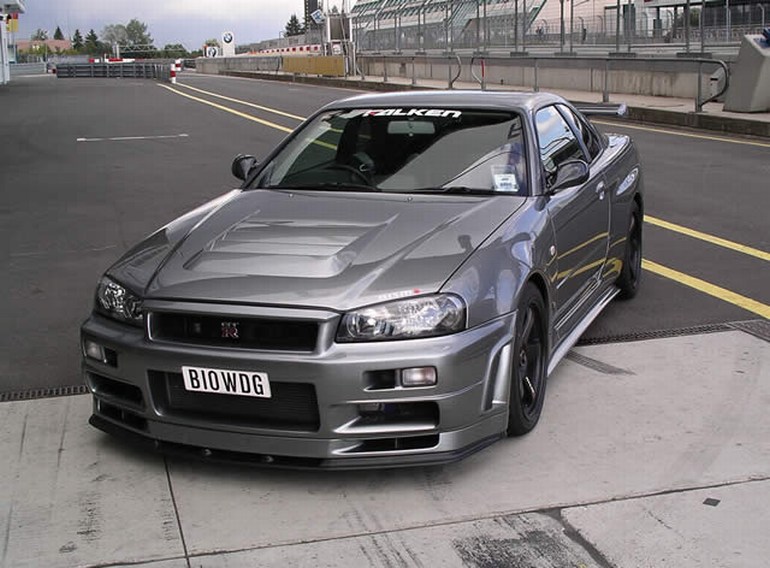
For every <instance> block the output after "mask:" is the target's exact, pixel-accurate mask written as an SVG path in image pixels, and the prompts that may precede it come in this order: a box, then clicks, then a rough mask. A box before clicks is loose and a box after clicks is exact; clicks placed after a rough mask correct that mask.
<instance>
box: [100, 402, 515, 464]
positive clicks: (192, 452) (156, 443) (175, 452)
mask: <svg viewBox="0 0 770 568" xmlns="http://www.w3.org/2000/svg"><path fill="white" fill-rule="evenodd" d="M88 422H89V424H91V426H93V427H95V428H98V429H99V430H101V431H102V432H106V433H107V434H110V435H111V436H115V437H117V438H121V439H123V440H124V441H125V442H127V443H129V444H131V445H134V446H141V447H143V448H144V449H148V448H149V449H153V450H155V451H157V452H160V453H161V454H163V455H166V456H173V457H181V458H187V459H193V460H199V461H203V462H215V463H223V464H234V465H250V466H256V467H271V468H279V469H314V470H317V469H328V470H351V469H356V470H360V469H384V468H399V467H416V466H432V465H443V464H448V463H452V462H456V461H460V460H462V459H464V458H466V457H468V456H470V455H471V454H474V453H476V452H478V451H480V450H482V449H484V448H486V447H487V446H490V445H492V444H493V443H495V442H496V441H497V440H499V439H500V438H503V437H505V436H504V434H499V435H495V436H490V437H488V438H485V439H483V440H479V441H478V442H476V443H475V444H472V445H470V446H466V447H465V448H462V449H460V450H456V451H453V452H441V453H425V454H414V455H408V456H404V455H400V456H398V457H395V456H393V455H388V454H387V453H385V452H383V455H382V456H374V457H360V458H337V459H321V458H300V457H294V456H275V455H264V454H251V453H245V452H232V451H225V450H215V449H209V448H203V447H200V446H191V445H187V444H178V443H175V442H164V441H161V440H156V439H153V438H148V437H146V436H143V435H141V434H138V433H136V432H133V431H131V430H128V429H126V428H123V427H122V426H119V425H117V424H115V423H114V422H111V421H109V420H106V419H105V418H102V417H101V416H98V415H96V414H93V415H91V418H90V419H89V421H88ZM395 460H397V463H394V461H395Z"/></svg>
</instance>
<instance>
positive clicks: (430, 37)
mask: <svg viewBox="0 0 770 568" xmlns="http://www.w3.org/2000/svg"><path fill="white" fill-rule="evenodd" d="M704 2H706V3H705V10H704V11H703V13H704V14H705V15H704V23H705V28H706V29H705V30H704V34H710V40H711V41H722V40H723V41H727V42H729V41H740V37H741V34H743V33H749V31H751V30H754V29H759V27H760V26H761V25H762V24H764V23H765V17H764V16H765V9H766V8H770V3H768V2H767V1H765V0H761V1H756V0H729V1H726V0H692V1H691V2H690V4H691V7H692V13H691V17H690V22H691V27H692V28H695V27H697V26H698V25H699V23H700V21H699V18H700V13H701V10H700V8H701V6H702V5H703V3H704ZM685 3H686V0H621V2H620V6H621V11H620V18H618V11H617V6H618V2H617V0H574V2H570V0H359V1H358V2H357V3H356V4H355V6H354V7H353V9H352V14H353V16H354V24H353V25H354V31H355V38H356V42H357V44H358V48H359V49H360V50H362V51H379V50H395V51H399V50H402V49H404V50H421V49H462V48H477V49H479V48H480V49H484V48H487V47H510V46H514V45H520V42H521V39H522V37H523V36H524V34H525V33H526V38H527V39H526V42H527V43H528V44H529V45H533V44H537V43H553V42H554V41H557V40H559V39H560V38H562V37H563V36H562V29H561V25H562V24H561V23H562V20H563V21H564V32H565V33H566V34H569V33H570V30H572V36H571V39H572V40H573V41H574V42H575V43H576V44H580V43H589V44H591V43H593V44H596V43H608V42H611V41H614V40H615V38H616V35H617V33H619V35H621V36H623V37H624V38H625V36H626V35H630V36H632V37H633V38H634V42H635V43H638V42H640V41H641V42H665V41H671V39H672V38H674V39H675V38H676V37H681V33H682V29H683V28H684V20H685V18H684V10H685ZM562 10H563V18H562ZM733 24H736V25H733ZM616 30H617V33H616ZM723 34H724V35H723ZM704 37H705V36H704Z"/></svg>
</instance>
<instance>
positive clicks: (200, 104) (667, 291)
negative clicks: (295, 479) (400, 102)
mask: <svg viewBox="0 0 770 568" xmlns="http://www.w3.org/2000/svg"><path fill="white" fill-rule="evenodd" d="M189 87H194V88H195V89H199V90H193V89H191V88H189ZM200 90H203V91H207V92H205V93H204V92H201V91H200ZM351 94H353V92H351V91H345V90H341V89H329V88H323V87H318V86H301V85H287V84H284V83H272V82H264V81H250V80H239V79H232V78H215V77H200V76H194V75H187V74H185V75H183V77H182V79H181V81H180V85H177V86H176V87H174V88H173V89H172V88H171V87H168V86H167V87H163V86H160V85H158V84H156V83H155V82H152V81H138V80H137V81H134V80H91V79H81V80H57V79H53V78H51V77H41V78H28V79H27V78H20V79H17V80H15V81H14V82H13V83H11V84H9V85H7V86H5V87H3V88H2V89H0V108H2V109H3V112H2V113H0V135H2V136H3V142H4V143H3V146H2V150H0V188H1V189H2V195H3V200H2V203H0V220H1V222H0V240H1V241H2V242H4V243H6V245H5V246H4V247H3V249H2V251H1V252H0V255H1V257H0V263H1V265H2V269H1V271H0V284H2V290H4V291H5V294H4V295H3V297H2V299H1V300H0V314H1V315H2V320H3V322H4V323H5V333H3V334H2V336H1V337H0V392H8V391H17V390H26V389H32V388H45V387H57V386H65V385H75V384H80V383H81V379H80V371H79V345H78V328H79V324H80V322H81V321H82V320H83V319H84V318H85V317H86V315H87V314H88V312H89V310H90V307H91V304H92V300H93V290H94V286H95V283H96V281H97V279H98V277H99V276H100V274H101V273H102V272H103V271H104V270H105V269H106V268H107V267H108V266H109V265H110V264H111V263H112V262H113V261H114V260H116V259H117V258H118V257H119V256H120V254H121V253H122V252H123V251H125V250H126V249H127V248H128V247H129V246H130V245H131V244H132V243H134V242H135V241H137V240H138V239H140V238H142V237H143V236H144V235H146V234H148V233H150V232H151V231H152V230H154V229H155V228H157V227H159V226H161V225H163V224H165V223H166V222H168V221H170V220H171V219H173V218H175V217H176V216H178V215H179V214H181V213H183V212H185V211H187V210H189V209H190V208H192V207H194V206H196V205H199V204H201V203H203V202H205V201H207V200H208V199H210V198H213V197H215V196H217V195H220V194H222V193H224V192H225V191H227V190H228V189H230V188H232V187H236V186H237V185H238V184H237V180H235V179H234V178H232V177H231V175H230V172H229V169H230V161H231V159H232V157H233V156H234V155H235V154H237V153H240V152H243V153H250V154H254V155H256V156H258V157H260V156H265V155H267V153H268V152H269V151H270V149H271V148H272V147H273V146H274V145H275V144H276V143H277V142H278V141H280V140H281V139H282V138H283V137H284V136H285V134H286V132H285V130H286V129H287V128H288V129H291V128H294V127H295V126H296V125H297V124H299V121H300V119H301V117H304V116H307V115H308V114H310V113H311V112H312V111H313V110H315V109H316V108H318V107H319V106H321V105H322V104H323V103H325V102H327V101H331V100H335V99H338V98H341V97H344V96H348V95H351ZM215 95H219V96H215ZM191 97H194V98H191ZM222 97H226V98H222ZM244 102H245V103H248V104H244ZM275 111H280V112H281V113H284V114H278V113H276V112H275ZM287 115H291V116H287ZM255 119H257V120H255ZM266 123H270V124H266ZM602 128H605V129H607V130H616V131H620V132H628V133H629V134H631V135H633V136H634V138H635V140H636V142H637V144H638V147H639V149H640V153H641V155H642V159H643V162H644V166H645V169H644V173H645V177H646V189H647V202H646V208H647V211H646V212H647V214H648V215H649V216H651V219H652V220H653V221H655V223H651V222H648V223H646V226H645V258H646V259H647V260H648V261H649V262H650V263H654V264H648V265H647V266H648V270H647V271H645V275H644V283H643V289H642V291H641V292H640V295H639V296H638V297H637V298H636V299H634V300H633V301H631V302H615V303H613V304H612V305H611V306H610V307H609V308H608V309H607V310H606V311H605V313H604V314H602V316H601V317H600V318H599V319H598V320H597V321H596V322H595V323H594V325H593V326H592V327H591V328H590V329H589V330H588V332H587V333H586V334H585V336H584V339H586V340H588V341H590V340H601V341H607V340H612V339H613V338H615V339H620V338H626V337H628V336H635V335H636V336H638V335H645V334H655V333H658V332H668V331H671V330H681V329H685V328H693V327H694V326H708V325H714V324H724V323H728V322H735V321H743V320H752V319H758V318H760V317H761V316H760V315H758V313H757V310H756V306H759V308H760V310H762V309H767V305H768V304H770V286H768V285H767V283H768V281H770V280H769V279H768V276H769V275H770V271H769V266H768V261H767V259H766V258H758V257H757V256H752V255H751V254H747V252H751V251H750V250H749V249H748V248H747V247H749V248H750V249H755V250H758V251H760V252H761V251H767V250H768V249H770V225H768V223H767V210H768V207H767V206H768V197H767V188H766V185H767V180H768V179H770V160H768V155H769V153H768V150H769V149H770V148H769V147H768V145H767V144H766V143H765V144H764V145H762V144H758V143H755V142H752V141H750V140H743V139H739V138H735V139H731V140H723V139H720V137H710V136H703V137H691V136H688V135H687V134H688V133H686V132H677V131H673V130H671V131H668V132H660V131H657V130H656V129H644V128H642V129H639V128H638V127H634V128H630V127H627V126H619V125H612V126H609V125H602ZM8 142H10V143H8ZM667 223H669V224H670V223H672V224H673V225H668V224H667ZM661 225H665V227H663V226H661ZM682 230H684V231H685V232H686V231H687V230H695V231H699V232H700V233H702V234H699V238H695V237H693V236H692V233H691V234H690V235H686V234H683V232H682ZM715 237H716V238H721V239H727V240H729V241H731V242H732V243H733V244H734V245H742V246H743V248H741V246H733V247H732V248H727V247H726V246H724V243H721V244H717V243H715ZM737 249H739V250H737ZM760 256H761V255H760ZM765 256H766V253H765ZM660 266H662V267H664V268H667V269H672V270H673V271H675V272H673V273H671V272H666V273H665V274H666V275H661V274H662V271H661V270H660V268H659V267H660ZM714 294H716V296H719V297H715V296H714ZM752 302H753V303H752ZM751 306H754V308H755V309H753V310H752V309H751ZM747 307H748V308H749V309H747Z"/></svg>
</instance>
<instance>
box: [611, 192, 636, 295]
mask: <svg viewBox="0 0 770 568" xmlns="http://www.w3.org/2000/svg"><path fill="white" fill-rule="evenodd" d="M642 222H643V219H642V211H641V209H640V208H639V204H638V203H637V202H636V201H634V205H633V208H632V209H631V219H630V221H629V223H628V234H627V236H626V252H625V254H624V256H623V267H622V268H621V269H620V276H618V279H617V280H616V281H615V284H616V285H617V287H618V288H620V294H619V295H618V297H619V298H620V299H621V300H630V299H631V298H633V297H634V296H636V293H637V292H638V291H639V283H640V281H641V278H642Z"/></svg>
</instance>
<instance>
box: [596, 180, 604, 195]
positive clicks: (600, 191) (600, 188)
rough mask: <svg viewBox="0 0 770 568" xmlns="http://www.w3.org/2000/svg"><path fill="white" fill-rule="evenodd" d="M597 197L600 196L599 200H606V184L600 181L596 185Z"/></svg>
mask: <svg viewBox="0 0 770 568" xmlns="http://www.w3.org/2000/svg"><path fill="white" fill-rule="evenodd" d="M596 195H598V196H599V199H604V182H603V181H600V182H599V183H598V184H597V185H596Z"/></svg>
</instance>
